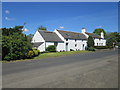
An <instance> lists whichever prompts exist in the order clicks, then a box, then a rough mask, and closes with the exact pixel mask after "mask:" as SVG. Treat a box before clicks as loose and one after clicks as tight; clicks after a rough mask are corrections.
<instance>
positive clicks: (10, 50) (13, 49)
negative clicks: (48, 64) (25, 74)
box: [2, 26, 32, 60]
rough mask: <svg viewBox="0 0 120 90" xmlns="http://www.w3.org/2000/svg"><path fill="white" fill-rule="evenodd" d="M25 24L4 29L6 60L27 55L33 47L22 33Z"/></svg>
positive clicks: (3, 48)
mask: <svg viewBox="0 0 120 90" xmlns="http://www.w3.org/2000/svg"><path fill="white" fill-rule="evenodd" d="M22 28H23V26H15V27H14V28H3V29H2V35H3V36H2V58H3V59H4V60H16V59H23V58H25V57H26V54H27V52H28V51H29V50H30V49H32V44H31V43H30V42H29V41H28V39H27V37H26V35H25V34H23V33H22Z"/></svg>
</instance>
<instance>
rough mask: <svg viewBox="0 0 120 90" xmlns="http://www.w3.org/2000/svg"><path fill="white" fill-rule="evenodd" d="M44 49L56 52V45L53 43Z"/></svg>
mask: <svg viewBox="0 0 120 90" xmlns="http://www.w3.org/2000/svg"><path fill="white" fill-rule="evenodd" d="M46 51H48V52H56V47H55V46H54V45H50V46H48V47H47V48H46Z"/></svg>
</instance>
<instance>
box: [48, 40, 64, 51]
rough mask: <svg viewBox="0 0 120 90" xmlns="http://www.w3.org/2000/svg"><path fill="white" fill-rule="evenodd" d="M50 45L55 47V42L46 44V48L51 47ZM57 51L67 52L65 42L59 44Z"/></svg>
mask: <svg viewBox="0 0 120 90" xmlns="http://www.w3.org/2000/svg"><path fill="white" fill-rule="evenodd" d="M50 45H54V42H46V47H48V46H50ZM56 50H57V51H58V52H59V51H63V50H64V51H65V44H64V42H58V44H57V47H56Z"/></svg>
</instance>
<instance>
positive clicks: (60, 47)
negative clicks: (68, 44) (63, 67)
mask: <svg viewBox="0 0 120 90" xmlns="http://www.w3.org/2000/svg"><path fill="white" fill-rule="evenodd" d="M56 49H57V51H58V52H60V51H65V43H64V42H59V43H58V45H57V47H56Z"/></svg>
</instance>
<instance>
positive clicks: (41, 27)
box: [38, 26, 47, 31]
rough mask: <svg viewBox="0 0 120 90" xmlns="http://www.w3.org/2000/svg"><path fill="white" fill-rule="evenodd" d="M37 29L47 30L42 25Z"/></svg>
mask: <svg viewBox="0 0 120 90" xmlns="http://www.w3.org/2000/svg"><path fill="white" fill-rule="evenodd" d="M38 30H45V31H46V30H47V28H46V27H43V26H40V27H38Z"/></svg>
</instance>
